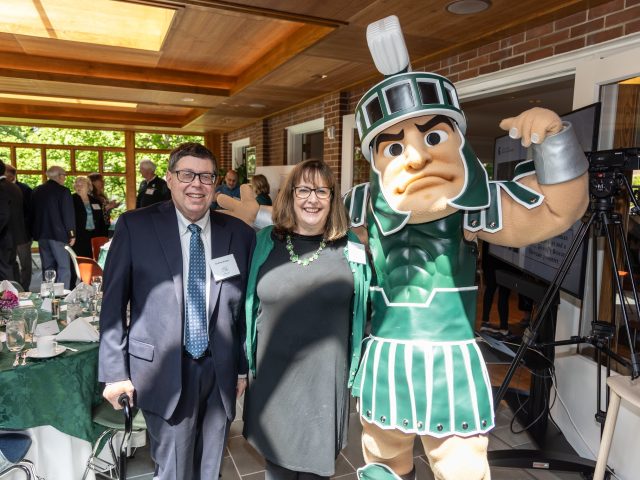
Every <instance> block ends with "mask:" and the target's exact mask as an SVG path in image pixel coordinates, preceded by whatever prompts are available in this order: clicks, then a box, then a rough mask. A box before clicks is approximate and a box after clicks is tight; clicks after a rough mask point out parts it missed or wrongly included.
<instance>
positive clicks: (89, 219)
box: [71, 176, 107, 258]
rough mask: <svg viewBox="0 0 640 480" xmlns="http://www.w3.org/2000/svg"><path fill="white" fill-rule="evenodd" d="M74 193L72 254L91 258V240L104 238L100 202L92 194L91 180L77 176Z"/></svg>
mask: <svg viewBox="0 0 640 480" xmlns="http://www.w3.org/2000/svg"><path fill="white" fill-rule="evenodd" d="M73 188H74V190H75V192H76V193H74V194H73V195H72V196H71V197H72V198H73V208H74V212H75V215H76V243H75V245H74V246H73V250H74V252H76V254H77V255H79V256H81V257H89V258H92V257H93V250H92V248H91V239H92V238H93V237H106V236H107V226H106V224H105V223H104V215H103V213H102V206H101V205H100V201H99V200H98V199H97V198H96V197H94V196H93V195H92V194H91V193H92V186H91V180H89V178H87V177H82V176H79V177H77V178H76V181H75V182H74V184H73Z"/></svg>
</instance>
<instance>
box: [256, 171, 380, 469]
mask: <svg viewBox="0 0 640 480" xmlns="http://www.w3.org/2000/svg"><path fill="white" fill-rule="evenodd" d="M337 188H338V186H337V185H336V181H335V177H334V175H333V172H332V171H331V169H330V168H329V167H328V166H327V165H326V164H325V163H324V162H321V161H318V160H307V161H305V162H302V163H300V164H298V165H297V166H296V167H295V168H294V169H293V170H292V172H291V173H290V174H289V176H288V178H287V180H286V181H285V183H284V185H283V186H282V189H281V190H280V192H279V193H278V197H277V198H276V202H275V205H274V208H273V221H274V225H273V226H270V227H267V228H264V229H262V230H261V231H260V232H259V233H258V236H257V244H256V249H255V252H254V254H253V260H252V264H251V270H250V273H249V280H248V285H247V309H246V314H247V357H248V360H249V369H250V372H251V374H250V377H251V378H250V379H249V388H248V390H247V392H246V395H245V408H244V415H245V417H244V432H243V433H244V436H245V437H246V438H247V440H248V441H249V442H250V443H251V444H252V445H253V446H254V447H255V448H256V449H257V450H258V451H259V452H260V453H261V454H262V455H263V456H264V457H265V459H266V462H267V465H266V474H265V479H266V480H303V479H305V480H312V479H320V478H328V477H330V476H332V475H333V474H334V468H335V460H336V457H337V456H338V453H339V452H340V450H341V449H342V448H343V447H344V446H345V445H346V441H347V426H348V422H349V390H348V387H349V386H350V383H351V382H350V380H352V379H353V378H354V376H355V372H356V369H357V367H358V361H359V358H360V344H361V340H362V336H363V330H364V324H365V316H366V298H367V292H368V289H369V281H370V271H369V268H368V266H367V265H366V257H365V256H364V248H363V246H362V245H361V244H360V242H359V240H358V239H357V237H356V236H355V235H354V234H352V233H351V232H350V231H349V230H348V225H349V224H348V220H347V215H346V212H345V208H344V205H343V204H342V201H341V199H340V193H339V191H337Z"/></svg>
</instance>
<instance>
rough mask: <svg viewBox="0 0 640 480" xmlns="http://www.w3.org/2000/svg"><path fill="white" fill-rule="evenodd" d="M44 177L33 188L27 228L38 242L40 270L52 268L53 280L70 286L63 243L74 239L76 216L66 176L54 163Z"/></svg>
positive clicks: (68, 269) (66, 286)
mask: <svg viewBox="0 0 640 480" xmlns="http://www.w3.org/2000/svg"><path fill="white" fill-rule="evenodd" d="M46 174H47V179H48V180H47V181H46V182H45V183H43V184H42V185H39V186H37V187H36V188H34V190H33V197H32V200H33V201H32V204H31V205H32V218H33V220H32V222H31V232H32V233H33V239H34V240H36V241H37V242H38V246H39V249H40V260H41V262H42V273H43V274H44V272H45V271H46V270H55V271H56V281H58V282H62V283H64V288H70V286H71V264H70V263H69V254H68V253H67V251H66V250H65V249H64V246H65V245H67V244H69V245H70V246H72V247H73V245H74V244H75V241H76V220H75V214H74V211H73V199H72V198H71V192H70V191H69V189H68V188H67V187H65V186H64V180H65V178H66V176H67V174H66V173H65V171H64V169H63V168H62V167H59V166H57V165H54V166H53V167H49V168H48V169H47V172H46Z"/></svg>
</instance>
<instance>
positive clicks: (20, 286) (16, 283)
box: [9, 280, 24, 292]
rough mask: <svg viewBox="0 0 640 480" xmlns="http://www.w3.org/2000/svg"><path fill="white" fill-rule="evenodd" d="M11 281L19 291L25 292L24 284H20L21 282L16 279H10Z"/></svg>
mask: <svg viewBox="0 0 640 480" xmlns="http://www.w3.org/2000/svg"><path fill="white" fill-rule="evenodd" d="M9 282H10V283H11V285H13V286H14V287H15V289H16V290H17V291H18V292H24V288H22V285H20V283H19V282H16V281H15V280H9Z"/></svg>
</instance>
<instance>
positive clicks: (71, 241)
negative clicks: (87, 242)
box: [69, 237, 76, 247]
mask: <svg viewBox="0 0 640 480" xmlns="http://www.w3.org/2000/svg"><path fill="white" fill-rule="evenodd" d="M75 243H76V237H72V238H71V239H70V240H69V246H70V247H73V245H74V244H75Z"/></svg>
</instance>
